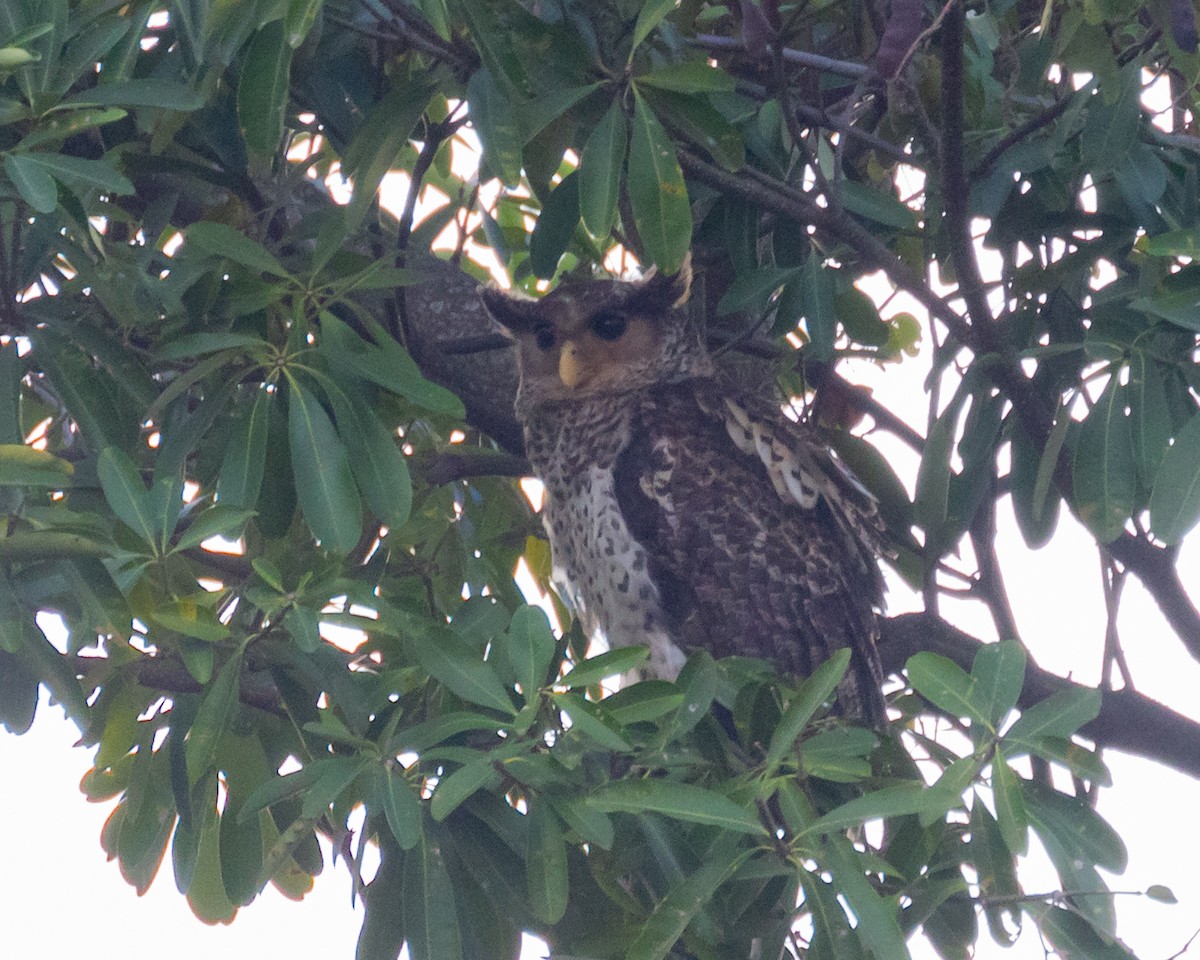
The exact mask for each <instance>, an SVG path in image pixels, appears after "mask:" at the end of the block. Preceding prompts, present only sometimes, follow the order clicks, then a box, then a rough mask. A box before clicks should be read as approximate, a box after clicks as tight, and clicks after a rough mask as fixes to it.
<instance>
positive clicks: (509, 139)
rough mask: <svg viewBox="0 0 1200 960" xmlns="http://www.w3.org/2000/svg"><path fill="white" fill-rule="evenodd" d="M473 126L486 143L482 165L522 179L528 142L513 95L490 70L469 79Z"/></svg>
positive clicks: (512, 180)
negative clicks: (526, 142) (499, 83)
mask: <svg viewBox="0 0 1200 960" xmlns="http://www.w3.org/2000/svg"><path fill="white" fill-rule="evenodd" d="M467 108H468V111H469V114H470V117H471V126H472V127H474V128H475V132H476V134H477V135H478V136H479V140H480V143H481V144H482V146H483V160H482V164H481V166H482V168H483V169H484V171H485V172H486V173H490V174H492V175H493V176H497V177H499V178H500V179H501V180H502V181H503V182H504V183H505V184H507V185H510V186H513V185H516V184H517V183H519V182H520V180H521V147H522V145H523V144H524V142H525V137H524V133H523V132H522V130H521V124H520V122H519V120H518V118H517V113H516V110H515V108H514V104H513V101H512V99H511V97H509V96H507V95H506V94H505V93H504V92H503V91H501V90H500V89H499V87H498V86H497V84H496V81H495V80H494V78H493V77H492V74H491V72H490V71H489V70H487V69H486V68H485V69H482V70H476V71H475V73H474V74H473V75H472V77H471V79H470V81H468V83H467Z"/></svg>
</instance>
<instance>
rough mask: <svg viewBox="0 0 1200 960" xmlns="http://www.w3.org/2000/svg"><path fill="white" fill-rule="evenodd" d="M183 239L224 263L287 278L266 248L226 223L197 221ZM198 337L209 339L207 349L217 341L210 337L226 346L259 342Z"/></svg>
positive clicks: (237, 336) (231, 337)
mask: <svg viewBox="0 0 1200 960" xmlns="http://www.w3.org/2000/svg"><path fill="white" fill-rule="evenodd" d="M184 236H185V239H186V242H187V243H188V244H191V245H192V246H193V247H194V248H195V249H197V250H200V251H201V252H203V253H208V254H212V255H213V256H216V257H224V258H225V259H226V260H231V261H233V262H234V263H239V264H241V265H242V266H245V267H249V268H250V269H251V270H254V271H256V272H258V273H269V274H271V275H272V276H276V277H287V276H290V274H288V272H287V270H285V269H284V268H283V265H282V264H281V263H280V262H279V261H278V260H276V259H275V257H274V256H273V255H272V254H271V253H270V252H269V251H268V250H267V249H266V247H264V246H263V245H262V244H261V243H259V242H258V241H257V240H254V239H252V238H250V237H248V236H246V235H245V234H244V233H242V232H241V231H240V230H235V229H234V228H233V227H231V226H229V225H227V224H224V223H217V222H216V221H215V220H200V221H198V222H197V223H193V224H192V225H191V226H189V227H188V228H187V231H186V232H185V234H184ZM200 336H206V337H208V338H209V339H208V340H206V344H207V345H208V349H213V347H212V346H211V344H212V343H214V342H217V341H215V340H214V339H213V338H214V337H224V338H226V339H227V340H228V341H229V346H241V345H243V343H245V345H247V346H249V345H252V344H254V343H258V342H261V341H259V340H258V338H256V337H246V336H245V335H240V334H216V335H213V334H207V335H200ZM189 342H192V341H189ZM172 348H173V349H176V350H177V349H178V345H173V347H169V348H168V349H172Z"/></svg>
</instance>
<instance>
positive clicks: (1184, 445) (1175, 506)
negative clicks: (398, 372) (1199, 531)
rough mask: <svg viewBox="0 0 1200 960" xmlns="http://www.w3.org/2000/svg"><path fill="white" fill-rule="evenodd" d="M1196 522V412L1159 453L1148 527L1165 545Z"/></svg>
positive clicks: (1199, 474) (1199, 512)
mask: <svg viewBox="0 0 1200 960" xmlns="http://www.w3.org/2000/svg"><path fill="white" fill-rule="evenodd" d="M1197 521H1200V412H1198V413H1194V414H1192V417H1191V419H1190V420H1188V422H1187V423H1185V424H1184V426H1183V428H1182V429H1181V430H1180V431H1179V432H1178V434H1176V436H1175V442H1174V443H1173V444H1171V446H1170V447H1168V448H1167V451H1166V453H1164V454H1163V457H1162V463H1161V464H1160V465H1159V468H1158V476H1157V477H1155V478H1154V489H1153V491H1152V492H1151V494H1150V529H1151V530H1152V531H1153V532H1154V536H1155V537H1157V538H1158V539H1159V540H1161V541H1162V542H1163V543H1165V544H1167V545H1173V544H1176V543H1179V542H1180V541H1181V540H1182V539H1183V537H1184V535H1185V534H1187V533H1188V531H1190V530H1191V529H1192V528H1193V527H1194V526H1195V525H1196V523H1197Z"/></svg>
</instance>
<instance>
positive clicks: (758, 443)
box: [725, 398, 821, 510]
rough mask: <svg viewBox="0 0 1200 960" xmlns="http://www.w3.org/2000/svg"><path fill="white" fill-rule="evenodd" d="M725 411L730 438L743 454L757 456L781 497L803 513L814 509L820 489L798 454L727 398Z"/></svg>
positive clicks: (769, 428) (768, 426)
mask: <svg viewBox="0 0 1200 960" xmlns="http://www.w3.org/2000/svg"><path fill="white" fill-rule="evenodd" d="M725 409H726V411H727V415H726V417H725V429H726V430H727V431H728V432H729V436H730V438H731V439H732V440H733V442H734V444H735V445H736V446H737V448H738V449H739V450H741V451H742V452H743V453H752V454H757V456H758V458H759V460H761V461H762V462H763V466H765V467H766V468H767V476H769V477H770V478H771V483H772V485H774V487H775V492H776V493H778V494H779V496H780V498H781V499H783V500H794V501H796V503H798V504H799V505H800V506H802V507H803V508H804V509H806V510H811V509H812V508H813V507H815V506H816V505H817V499H818V497H820V495H821V490H820V489H819V488H818V487H817V486H816V484H815V483H814V482H813V474H812V472H811V471H809V470H806V469H805V465H804V464H803V463H801V461H800V459H799V452H798V451H796V450H793V449H791V448H790V447H788V446H787V445H786V444H784V443H782V442H781V441H780V440H779V439H778V438H777V437H776V436H775V434H774V432H773V431H772V430H771V425H770V424H769V423H765V422H764V421H761V420H755V419H753V418H751V416H750V414H748V413H747V412H746V411H745V409H744V408H743V407H741V406H740V405H739V404H737V403H735V402H734V401H732V400H730V399H729V398H726V399H725Z"/></svg>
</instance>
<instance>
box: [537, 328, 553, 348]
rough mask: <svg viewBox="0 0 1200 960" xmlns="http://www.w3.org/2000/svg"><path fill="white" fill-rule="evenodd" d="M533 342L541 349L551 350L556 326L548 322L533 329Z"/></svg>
mask: <svg viewBox="0 0 1200 960" xmlns="http://www.w3.org/2000/svg"><path fill="white" fill-rule="evenodd" d="M533 342H534V343H536V344H537V345H538V349H539V350H549V349H550V348H551V347H553V346H554V328H553V327H552V326H550V324H548V323H544V324H542V325H541V326H540V327H538V328H537V329H536V330H534V331H533Z"/></svg>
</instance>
